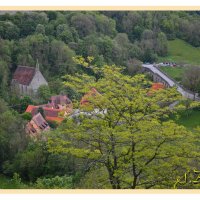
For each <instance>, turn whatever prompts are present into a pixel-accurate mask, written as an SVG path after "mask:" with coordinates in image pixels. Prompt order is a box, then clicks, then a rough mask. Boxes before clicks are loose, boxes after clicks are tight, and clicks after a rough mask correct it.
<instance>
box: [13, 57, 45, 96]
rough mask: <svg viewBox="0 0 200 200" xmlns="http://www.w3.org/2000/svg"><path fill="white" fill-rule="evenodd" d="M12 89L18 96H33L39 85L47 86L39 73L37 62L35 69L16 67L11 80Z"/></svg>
mask: <svg viewBox="0 0 200 200" xmlns="http://www.w3.org/2000/svg"><path fill="white" fill-rule="evenodd" d="M11 85H12V88H13V89H15V90H17V92H19V94H20V95H29V96H34V95H35V94H37V90H38V88H39V87H40V86H41V85H48V83H47V81H46V80H45V78H44V76H43V75H42V73H41V72H40V69H39V64H38V61H37V63H36V67H35V68H34V67H27V66H18V67H17V69H16V71H15V72H14V75H13V78H12V83H11Z"/></svg>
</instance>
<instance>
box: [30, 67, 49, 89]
mask: <svg viewBox="0 0 200 200" xmlns="http://www.w3.org/2000/svg"><path fill="white" fill-rule="evenodd" d="M41 85H48V83H47V81H46V80H45V78H44V76H43V75H42V73H41V72H40V71H36V73H35V76H34V77H33V79H32V81H31V83H30V85H29V87H30V88H32V89H33V91H34V92H37V90H38V88H39V87H40V86H41Z"/></svg>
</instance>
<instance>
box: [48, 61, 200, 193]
mask: <svg viewBox="0 0 200 200" xmlns="http://www.w3.org/2000/svg"><path fill="white" fill-rule="evenodd" d="M80 63H83V64H84V65H85V66H86V67H88V66H90V65H87V64H86V63H85V62H84V60H81V59H80ZM101 69H102V70H101V71H100V72H101V74H102V78H100V79H98V80H97V81H95V79H92V78H90V77H87V76H86V75H77V77H71V80H70V77H69V76H67V80H68V81H67V82H65V85H66V86H68V87H71V88H73V89H75V88H76V89H77V91H79V92H80V93H84V92H86V91H88V90H89V89H91V88H92V87H95V88H96V89H97V91H98V92H99V93H100V94H99V95H96V96H94V97H93V98H89V102H90V103H88V104H86V105H85V106H81V107H80V109H82V111H85V113H87V114H82V115H80V116H79V118H78V120H77V118H76V119H73V118H71V119H70V118H68V119H67V122H66V124H65V125H63V126H61V127H60V128H59V129H57V130H56V131H55V132H54V133H53V134H51V135H49V139H48V146H49V151H51V152H56V153H70V154H72V155H74V156H77V157H79V158H81V159H85V162H86V163H89V164H88V169H87V170H91V169H92V168H93V167H95V168H96V169H98V168H99V169H101V168H102V167H104V168H105V169H106V171H107V176H105V178H106V180H105V182H109V183H110V185H111V187H112V188H113V189H121V188H130V189H131V188H132V189H135V188H173V184H174V181H175V180H176V177H177V176H178V175H181V174H183V172H184V171H185V170H186V169H188V168H190V167H192V166H194V165H195V167H196V168H198V166H197V164H195V163H196V162H194V161H195V160H196V161H197V158H196V157H198V153H197V152H199V151H198V146H197V145H195V143H194V141H195V134H192V133H190V132H188V131H187V130H186V129H185V128H184V127H183V126H178V125H177V124H175V123H174V122H173V121H171V120H169V119H168V114H169V113H170V112H172V111H171V110H170V109H169V106H168V105H169V104H170V103H171V102H174V101H175V100H177V99H179V95H178V94H177V92H176V89H175V88H171V89H166V90H160V91H158V92H155V93H153V94H151V95H148V89H147V88H146V85H147V84H148V82H147V81H146V80H145V77H144V76H143V75H137V76H134V77H130V76H125V75H123V74H121V72H120V71H121V69H120V68H117V67H115V66H104V67H103V68H101ZM94 70H95V68H94ZM89 80H90V81H89ZM94 108H95V109H96V111H97V112H96V114H95V113H94V112H92V111H93V110H94ZM86 111H87V112H86ZM98 111H99V112H98ZM88 113H90V115H88ZM77 122H78V123H77ZM195 152H196V153H195ZM97 172H98V170H97ZM102 187H103V186H102Z"/></svg>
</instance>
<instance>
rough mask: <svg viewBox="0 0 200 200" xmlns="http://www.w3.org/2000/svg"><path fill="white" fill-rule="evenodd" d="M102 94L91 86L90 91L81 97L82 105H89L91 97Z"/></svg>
mask: <svg viewBox="0 0 200 200" xmlns="http://www.w3.org/2000/svg"><path fill="white" fill-rule="evenodd" d="M99 95H100V93H99V92H98V91H97V90H96V89H95V88H91V90H90V91H89V92H87V93H86V94H85V95H84V96H83V97H82V98H81V102H80V105H81V106H86V105H89V103H90V101H91V99H93V98H95V97H98V96H99Z"/></svg>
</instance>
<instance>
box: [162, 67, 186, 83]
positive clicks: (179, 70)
mask: <svg viewBox="0 0 200 200" xmlns="http://www.w3.org/2000/svg"><path fill="white" fill-rule="evenodd" d="M160 69H161V70H162V71H163V72H165V73H166V74H167V75H169V76H170V77H171V78H173V79H175V80H176V81H178V82H179V81H181V80H182V75H183V72H184V70H185V67H160Z"/></svg>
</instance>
